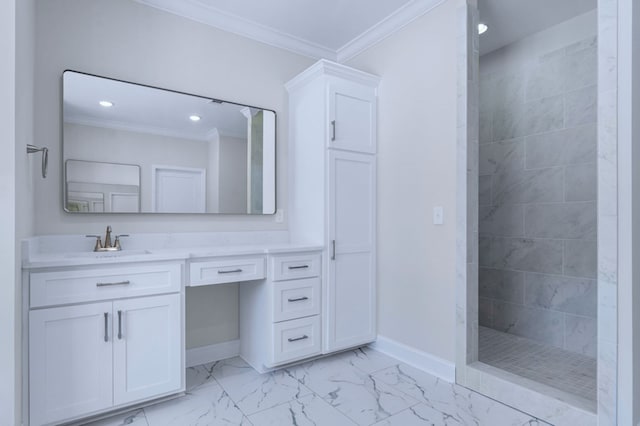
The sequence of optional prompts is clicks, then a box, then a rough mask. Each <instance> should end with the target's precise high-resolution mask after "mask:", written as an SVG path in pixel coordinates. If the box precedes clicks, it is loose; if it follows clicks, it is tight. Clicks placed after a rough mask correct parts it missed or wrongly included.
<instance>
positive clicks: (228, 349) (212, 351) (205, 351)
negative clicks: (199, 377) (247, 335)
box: [186, 340, 240, 367]
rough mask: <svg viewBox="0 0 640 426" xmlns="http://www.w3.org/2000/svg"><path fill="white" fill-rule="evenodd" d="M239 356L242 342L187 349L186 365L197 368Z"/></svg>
mask: <svg viewBox="0 0 640 426" xmlns="http://www.w3.org/2000/svg"><path fill="white" fill-rule="evenodd" d="M238 355H240V340H229V341H228V342H222V343H216V344H215V345H209V346H201V347H199V348H192V349H187V356H186V364H187V367H195V366H196V365H202V364H207V363H209V362H214V361H220V360H222V359H227V358H233V357H234V356H238Z"/></svg>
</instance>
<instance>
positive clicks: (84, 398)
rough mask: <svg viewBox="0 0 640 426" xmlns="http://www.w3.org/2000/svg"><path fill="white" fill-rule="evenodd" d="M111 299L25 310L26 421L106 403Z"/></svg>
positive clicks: (79, 411)
mask: <svg viewBox="0 0 640 426" xmlns="http://www.w3.org/2000/svg"><path fill="white" fill-rule="evenodd" d="M111 310H112V305H111V302H105V303H92V304H88V305H79V306H69V307H63V308H51V309H42V310H35V311H31V312H30V313H29V368H30V370H29V392H30V397H29V399H30V424H31V425H34V426H36V425H42V424H45V423H50V422H51V423H54V422H55V423H57V422H58V421H60V420H64V419H70V418H73V417H78V416H81V415H83V414H88V413H91V412H94V411H97V410H102V409H105V408H108V407H110V406H111V405H112V403H113V401H112V390H113V387H112V380H111V378H112V346H111V345H112V338H113V336H112V335H111V322H112V317H111Z"/></svg>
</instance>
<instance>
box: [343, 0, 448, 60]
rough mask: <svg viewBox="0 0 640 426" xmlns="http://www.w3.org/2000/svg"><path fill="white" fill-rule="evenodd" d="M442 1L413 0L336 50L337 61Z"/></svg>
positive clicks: (403, 25)
mask: <svg viewBox="0 0 640 426" xmlns="http://www.w3.org/2000/svg"><path fill="white" fill-rule="evenodd" d="M442 3H444V0H413V1H411V2H409V3H407V4H405V5H404V6H402V7H401V8H400V9H398V10H396V11H395V12H393V13H392V14H391V15H389V16H387V17H386V18H384V19H383V20H382V21H380V22H378V23H377V24H375V25H374V26H372V27H371V28H369V29H368V30H366V31H365V32H363V33H362V34H360V35H359V36H357V37H356V38H354V39H353V40H351V41H350V42H348V43H346V44H345V45H344V46H342V47H341V48H339V49H338V50H337V51H336V59H337V61H338V62H341V63H344V62H346V61H348V60H349V59H351V58H353V57H354V56H356V55H358V54H360V53H362V52H364V51H365V50H367V49H368V48H370V47H372V46H374V45H376V44H378V43H379V42H381V41H382V40H384V39H385V38H387V37H389V36H390V35H392V34H394V33H396V32H398V31H399V30H401V29H402V28H404V27H405V26H407V25H408V24H410V23H411V22H413V21H414V20H416V19H418V18H419V17H421V16H422V15H424V14H426V13H428V12H430V11H431V10H433V9H434V8H435V7H437V6H439V5H440V4H442Z"/></svg>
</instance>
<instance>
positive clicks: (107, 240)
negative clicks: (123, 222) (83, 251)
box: [85, 226, 129, 251]
mask: <svg viewBox="0 0 640 426" xmlns="http://www.w3.org/2000/svg"><path fill="white" fill-rule="evenodd" d="M85 236H86V237H88V238H95V239H96V245H95V247H94V248H93V251H119V250H122V247H121V246H120V238H121V237H128V236H129V234H120V235H116V236H115V240H114V242H113V244H112V243H111V226H107V232H106V234H105V236H104V244H103V243H102V237H101V236H100V235H85Z"/></svg>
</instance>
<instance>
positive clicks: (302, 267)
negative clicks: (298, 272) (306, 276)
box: [289, 265, 309, 269]
mask: <svg viewBox="0 0 640 426" xmlns="http://www.w3.org/2000/svg"><path fill="white" fill-rule="evenodd" d="M308 267H309V265H300V266H289V269H307V268H308Z"/></svg>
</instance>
